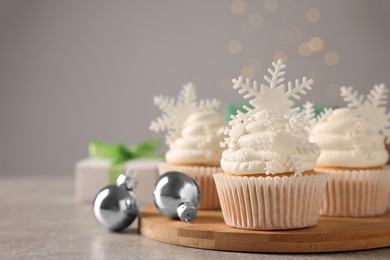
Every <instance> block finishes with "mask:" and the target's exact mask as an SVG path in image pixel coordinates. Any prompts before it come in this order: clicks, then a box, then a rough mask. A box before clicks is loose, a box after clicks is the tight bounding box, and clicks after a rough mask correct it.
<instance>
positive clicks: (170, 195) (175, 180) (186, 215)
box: [153, 171, 200, 222]
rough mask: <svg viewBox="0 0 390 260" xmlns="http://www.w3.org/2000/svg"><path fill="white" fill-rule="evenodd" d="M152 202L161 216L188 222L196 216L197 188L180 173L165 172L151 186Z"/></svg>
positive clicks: (198, 198)
mask: <svg viewBox="0 0 390 260" xmlns="http://www.w3.org/2000/svg"><path fill="white" fill-rule="evenodd" d="M153 201H154V204H155V206H156V208H157V209H158V211H159V212H160V213H161V214H163V215H165V216H167V217H169V218H179V219H181V220H183V221H186V222H189V221H191V220H193V219H194V218H195V217H196V214H197V208H198V205H199V201H200V190H199V186H198V184H197V183H196V182H195V181H194V179H192V178H191V177H190V176H188V175H186V174H184V173H182V172H177V171H170V172H166V173H164V174H162V175H160V176H159V177H158V178H157V180H156V182H155V184H154V186H153Z"/></svg>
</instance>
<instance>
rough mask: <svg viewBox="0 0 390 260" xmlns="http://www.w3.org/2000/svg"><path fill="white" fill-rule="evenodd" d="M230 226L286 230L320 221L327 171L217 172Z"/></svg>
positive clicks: (227, 221) (219, 189) (223, 206)
mask: <svg viewBox="0 0 390 260" xmlns="http://www.w3.org/2000/svg"><path fill="white" fill-rule="evenodd" d="M214 179H215V183H216V186H217V191H218V195H219V199H220V202H221V208H222V214H223V218H224V221H225V223H226V224H227V225H228V226H232V227H236V228H242V229H252V230H283V229H294V228H303V227H310V226H314V225H316V224H317V222H318V218H319V213H320V209H321V205H322V199H323V195H324V189H325V185H326V181H327V174H325V173H318V174H316V175H305V176H299V177H295V176H291V177H287V176H283V177H240V176H227V175H223V174H222V173H219V174H215V175H214Z"/></svg>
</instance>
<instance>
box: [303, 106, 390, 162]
mask: <svg viewBox="0 0 390 260" xmlns="http://www.w3.org/2000/svg"><path fill="white" fill-rule="evenodd" d="M310 137H311V140H312V141H314V142H316V143H317V144H318V145H319V146H320V147H321V155H320V157H319V158H318V161H317V164H318V166H326V167H329V166H333V167H353V168H365V167H373V166H381V165H384V164H385V163H386V162H387V160H388V153H387V151H386V148H385V145H384V140H383V137H382V136H381V135H380V133H379V130H378V129H377V128H376V127H375V126H374V125H373V124H371V123H370V122H369V121H368V120H366V119H365V118H364V117H363V116H360V115H359V114H358V113H356V112H355V111H354V110H353V109H350V108H339V109H335V110H334V111H333V112H332V113H331V114H330V116H329V117H328V118H327V119H326V120H324V121H321V122H319V123H317V124H316V125H315V126H314V128H313V130H312V131H311V134H310Z"/></svg>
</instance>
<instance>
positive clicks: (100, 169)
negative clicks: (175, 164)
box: [75, 158, 161, 206]
mask: <svg viewBox="0 0 390 260" xmlns="http://www.w3.org/2000/svg"><path fill="white" fill-rule="evenodd" d="M160 162H161V160H159V159H143V158H142V159H133V160H129V161H127V162H126V163H125V164H124V166H123V170H124V171H126V170H130V169H132V171H131V172H137V175H136V176H135V178H136V180H137V186H136V187H135V189H134V193H135V194H136V197H137V200H138V202H139V203H140V205H141V206H143V205H148V204H150V203H153V195H152V192H153V185H154V182H155V180H156V178H157V177H158V171H157V165H158V164H159V163H160ZM111 166H112V161H111V160H108V159H93V158H86V159H83V160H80V161H78V162H77V163H76V165H75V196H76V200H77V201H79V202H85V203H91V202H92V201H93V199H94V197H95V195H96V194H97V192H98V191H99V190H100V189H101V188H103V187H104V186H106V185H108V184H109V183H110V178H109V174H110V169H111ZM134 170H135V171H134Z"/></svg>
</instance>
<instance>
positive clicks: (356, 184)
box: [320, 166, 390, 217]
mask: <svg viewBox="0 0 390 260" xmlns="http://www.w3.org/2000/svg"><path fill="white" fill-rule="evenodd" d="M326 172H327V173H328V174H329V180H328V184H327V186H326V189H325V196H324V202H323V206H322V209H321V213H320V214H321V215H326V216H342V217H368V216H376V215H381V214H383V213H385V211H386V209H387V205H388V200H389V193H390V167H389V166H385V167H384V168H383V170H359V171H357V170H352V171H348V170H327V171H326Z"/></svg>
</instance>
